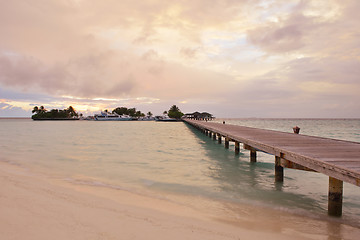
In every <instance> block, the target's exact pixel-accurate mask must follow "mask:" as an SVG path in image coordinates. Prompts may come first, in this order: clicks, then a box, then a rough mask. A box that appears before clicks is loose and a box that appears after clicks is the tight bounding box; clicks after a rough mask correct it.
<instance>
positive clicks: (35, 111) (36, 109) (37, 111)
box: [32, 106, 39, 114]
mask: <svg viewBox="0 0 360 240" xmlns="http://www.w3.org/2000/svg"><path fill="white" fill-rule="evenodd" d="M32 113H36V114H38V113H39V108H38V106H35V107H34V109H33V110H32Z"/></svg>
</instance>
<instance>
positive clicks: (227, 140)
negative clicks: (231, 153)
mask: <svg viewBox="0 0 360 240" xmlns="http://www.w3.org/2000/svg"><path fill="white" fill-rule="evenodd" d="M229 141H230V139H229V138H228V137H225V148H229Z"/></svg>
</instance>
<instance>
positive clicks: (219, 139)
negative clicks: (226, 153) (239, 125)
mask: <svg viewBox="0 0 360 240" xmlns="http://www.w3.org/2000/svg"><path fill="white" fill-rule="evenodd" d="M218 137H219V138H218V143H221V135H220V134H218Z"/></svg>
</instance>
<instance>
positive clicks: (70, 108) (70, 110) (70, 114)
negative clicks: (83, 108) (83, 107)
mask: <svg viewBox="0 0 360 240" xmlns="http://www.w3.org/2000/svg"><path fill="white" fill-rule="evenodd" d="M66 112H67V113H68V114H69V116H70V117H74V116H76V117H77V116H78V114H77V113H76V112H75V109H74V108H73V107H72V106H69V108H68V109H66Z"/></svg>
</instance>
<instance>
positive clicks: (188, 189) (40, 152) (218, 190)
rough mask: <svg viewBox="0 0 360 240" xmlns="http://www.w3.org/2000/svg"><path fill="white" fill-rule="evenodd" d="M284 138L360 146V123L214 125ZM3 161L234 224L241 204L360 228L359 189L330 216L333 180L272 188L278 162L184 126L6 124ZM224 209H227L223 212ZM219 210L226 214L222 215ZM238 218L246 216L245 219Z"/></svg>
mask: <svg viewBox="0 0 360 240" xmlns="http://www.w3.org/2000/svg"><path fill="white" fill-rule="evenodd" d="M214 121H217V122H222V121H226V124H235V125H243V126H249V127H257V128H263V129H272V130H277V131H283V132H292V127H294V126H296V125H297V126H299V127H300V128H301V130H300V134H306V135H313V136H321V137H328V138H336V139H343V140H348V141H355V142H360V120H359V119H258V118H255V119H216V120H214ZM0 152H1V155H0V161H6V162H10V163H12V164H17V165H19V166H22V167H24V168H27V169H29V171H32V172H36V173H41V174H46V175H48V176H51V177H53V178H59V179H63V180H64V181H68V182H71V183H73V184H85V185H92V186H100V187H108V188H113V189H121V190H125V191H131V192H135V193H141V194H146V195H149V196H153V197H160V198H166V199H169V200H171V201H175V202H179V203H181V204H185V205H189V206H194V207H200V208H201V207H202V206H201V205H202V204H205V203H209V202H213V203H226V204H208V205H207V206H206V209H207V210H208V211H214V212H216V211H219V212H220V211H226V212H227V213H229V214H230V215H232V216H234V217H235V218H236V216H237V214H239V213H237V212H236V210H234V209H236V207H234V206H237V205H241V204H247V205H251V206H255V207H263V208H268V209H274V210H276V211H283V212H290V213H294V214H298V215H302V216H305V217H308V218H321V219H325V220H328V221H336V222H338V223H340V224H349V225H351V226H354V227H356V228H360V188H359V187H356V186H354V185H352V184H348V183H344V199H343V216H342V217H341V218H332V217H328V216H327V194H328V177H327V176H325V175H323V174H319V173H314V172H304V171H299V170H292V169H285V178H284V183H283V185H282V186H281V187H279V185H278V184H277V183H275V182H274V156H272V155H268V154H265V153H258V159H257V161H258V162H257V163H250V161H249V152H248V151H247V150H244V149H242V147H241V152H240V154H239V155H235V153H234V145H233V144H230V148H229V149H225V148H224V145H223V144H218V143H217V141H214V140H212V139H210V138H209V137H207V136H205V135H204V134H202V133H200V131H198V130H197V129H195V128H193V127H191V126H189V125H187V124H185V123H183V122H147V121H126V122H98V121H32V120H31V119H0ZM220 206H221V207H220ZM217 208H221V209H217ZM239 217H240V216H239Z"/></svg>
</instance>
